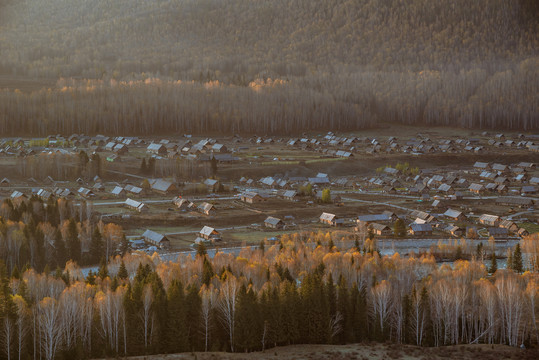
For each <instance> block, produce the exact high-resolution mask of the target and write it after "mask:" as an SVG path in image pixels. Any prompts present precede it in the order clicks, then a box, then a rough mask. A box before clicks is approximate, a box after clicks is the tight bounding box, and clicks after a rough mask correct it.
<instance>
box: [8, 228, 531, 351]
mask: <svg viewBox="0 0 539 360" xmlns="http://www.w3.org/2000/svg"><path fill="white" fill-rule="evenodd" d="M341 245H342V244H341V243H340V241H339V240H338V239H335V240H334V239H333V238H332V235H331V234H329V233H327V234H324V233H317V234H316V233H303V234H292V235H290V236H288V235H285V236H283V238H282V239H281V240H280V242H278V243H276V244H268V243H264V242H262V243H261V244H260V246H258V247H253V248H245V249H243V250H242V251H241V253H240V254H239V255H238V256H234V255H232V254H227V253H223V252H218V253H217V254H216V255H215V256H213V257H210V256H208V254H207V253H206V250H205V248H204V247H203V246H200V247H199V248H198V250H197V253H196V255H194V256H191V255H180V257H179V259H178V260H177V261H172V262H171V261H163V260H161V259H160V258H159V256H158V255H157V254H154V255H152V256H149V255H144V254H141V253H135V254H129V253H128V254H126V255H125V256H123V257H121V256H117V257H115V258H113V259H111V261H110V262H109V263H108V264H106V263H102V265H101V266H100V268H99V271H98V272H97V274H94V273H92V272H91V273H90V274H89V275H87V276H86V277H84V276H83V274H82V272H81V270H80V268H78V266H77V265H76V264H75V263H74V262H71V261H70V262H68V263H67V265H66V267H65V269H64V271H59V272H57V273H55V274H46V273H39V272H36V271H35V270H33V269H29V270H27V271H25V272H24V273H19V272H18V271H16V272H15V271H13V272H11V273H9V272H8V271H7V270H6V267H5V265H2V266H0V280H1V281H0V283H1V284H2V287H1V291H0V302H1V303H2V305H3V306H2V309H3V311H2V313H1V314H0V316H1V317H2V320H3V321H2V322H1V323H0V324H1V325H0V326H1V328H2V332H1V335H0V338H1V339H2V341H3V343H4V344H5V346H4V347H3V350H4V357H6V358H7V357H10V356H19V355H20V356H21V358H22V359H24V358H32V357H33V358H44V359H55V358H56V359H62V358H85V357H99V356H124V355H147V354H154V353H175V352H183V351H233V352H245V351H256V350H264V349H267V348H270V347H274V346H279V345H288V344H311V343H312V344H315V343H316V344H345V343H350V342H360V341H380V342H384V341H391V342H394V343H406V344H415V345H420V346H442V345H449V344H469V343H487V344H498V343H500V344H509V345H511V346H520V345H521V344H525V345H526V346H528V347H530V346H537V341H538V340H539V337H538V335H539V334H538V332H537V319H536V315H537V301H536V299H537V294H538V287H537V284H538V278H537V273H532V272H526V273H523V274H521V273H519V272H515V271H512V270H498V271H496V273H495V274H490V275H489V274H488V273H487V271H486V269H485V266H484V264H483V263H481V262H478V261H476V260H472V261H457V262H455V263H454V265H453V266H449V265H442V266H438V265H436V263H435V261H434V259H433V257H432V256H429V255H428V254H427V255H423V256H421V257H415V256H411V257H409V258H403V257H400V256H399V255H398V254H395V255H393V256H380V255H379V254H378V252H377V251H376V246H375V242H372V241H367V242H365V244H364V245H363V246H360V245H359V244H358V243H356V245H355V246H354V247H353V248H351V249H349V250H341V249H342V246H341Z"/></svg>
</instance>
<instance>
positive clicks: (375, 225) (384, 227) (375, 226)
mask: <svg viewBox="0 0 539 360" xmlns="http://www.w3.org/2000/svg"><path fill="white" fill-rule="evenodd" d="M369 226H371V227H372V228H373V230H378V231H385V230H391V228H390V227H389V226H387V225H384V224H378V223H372V224H370V225H369Z"/></svg>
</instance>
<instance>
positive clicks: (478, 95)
mask: <svg viewBox="0 0 539 360" xmlns="http://www.w3.org/2000/svg"><path fill="white" fill-rule="evenodd" d="M538 34H539V3H538V2H537V1H534V0H518V1H517V0H515V1H506V0H477V1H468V0H438V1H431V0H411V1H400V0H331V1H327V0H292V1H284V0H264V1H259V0H257V1H255V0H137V1H132V0H102V1H90V0H47V1H45V0H0V54H1V55H0V88H3V89H4V90H0V91H1V93H0V132H2V133H3V134H11V135H21V134H27V133H30V134H32V135H34V134H35V135H44V134H48V133H55V132H60V133H71V132H77V133H79V132H84V133H97V132H103V133H114V132H118V131H120V130H121V131H122V132H123V133H125V134H127V133H131V134H142V133H148V131H151V132H154V133H167V132H170V131H174V132H184V131H185V132H193V133H204V132H212V131H214V132H215V131H219V132H223V133H234V132H240V131H243V132H250V133H253V132H259V133H262V132H263V133H293V132H301V131H304V130H309V129H310V130H315V129H329V128H330V129H335V130H354V129H360V128H362V127H368V126H372V125H374V124H378V123H380V122H399V123H405V124H433V125H451V126H462V127H474V128H508V129H519V130H526V131H530V130H534V129H537V128H538V127H539V108H538V107H539V35H538ZM29 81H30V82H31V81H35V82H36V85H35V86H33V87H32V88H31V89H28V88H25V89H23V91H17V89H20V88H21V87H22V85H21V84H25V83H27V82H29ZM40 84H43V85H40Z"/></svg>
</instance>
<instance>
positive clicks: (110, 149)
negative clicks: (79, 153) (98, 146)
mask: <svg viewBox="0 0 539 360" xmlns="http://www.w3.org/2000/svg"><path fill="white" fill-rule="evenodd" d="M114 146H116V143H115V142H114V141H111V142H109V143H107V145H105V151H112V149H114Z"/></svg>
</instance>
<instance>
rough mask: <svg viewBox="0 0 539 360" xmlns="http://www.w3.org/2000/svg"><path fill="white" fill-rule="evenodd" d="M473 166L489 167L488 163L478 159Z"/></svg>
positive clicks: (479, 167)
mask: <svg viewBox="0 0 539 360" xmlns="http://www.w3.org/2000/svg"><path fill="white" fill-rule="evenodd" d="M473 167H474V168H476V169H487V168H488V163H485V162H481V161H476V162H475V164H474V165H473Z"/></svg>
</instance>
